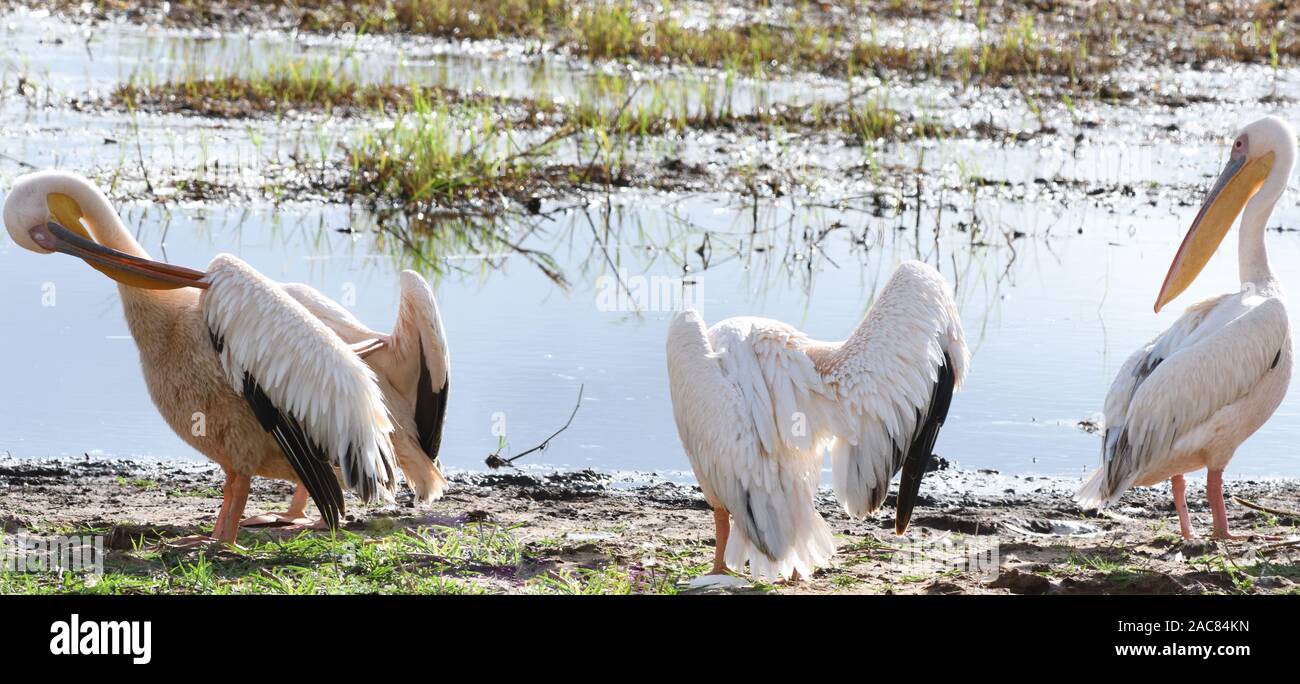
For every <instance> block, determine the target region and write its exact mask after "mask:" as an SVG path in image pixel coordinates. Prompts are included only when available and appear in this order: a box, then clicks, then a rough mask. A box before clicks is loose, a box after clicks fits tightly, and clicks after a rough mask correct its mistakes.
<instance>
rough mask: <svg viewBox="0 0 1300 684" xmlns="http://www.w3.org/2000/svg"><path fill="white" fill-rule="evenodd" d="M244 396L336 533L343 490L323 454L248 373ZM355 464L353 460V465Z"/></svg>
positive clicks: (300, 427) (340, 515) (342, 506)
mask: <svg viewBox="0 0 1300 684" xmlns="http://www.w3.org/2000/svg"><path fill="white" fill-rule="evenodd" d="M243 395H244V401H246V402H247V403H248V406H249V408H250V409H252V411H253V415H254V416H255V417H256V418H257V421H258V423H260V424H261V426H262V429H263V430H266V431H267V432H268V433H270V434H271V436H272V437H274V438H275V441H276V443H277V444H278V445H279V446H280V451H281V452H282V453H283V454H284V457H285V460H287V461H289V465H290V466H291V467H292V468H293V471H294V473H295V474H297V475H298V480H299V482H301V483H302V485H303V486H304V487H306V488H307V493H308V494H309V495H310V496H311V499H312V501H313V502H314V503H315V504H316V508H317V509H318V510H320V514H321V518H322V519H323V520H324V521H325V524H326V525H328V526H329V528H330V529H331V530H334V531H338V529H339V519H340V518H341V517H342V513H343V510H344V504H343V489H342V488H341V487H339V481H338V478H337V477H335V476H334V469H333V468H332V467H331V466H330V464H329V460H328V458H326V456H325V452H324V450H323V449H321V448H320V446H319V445H317V444H316V442H315V441H313V440H312V438H311V437H310V436H309V435H307V433H306V431H305V430H303V428H302V424H301V423H299V422H298V421H297V419H295V418H294V417H293V416H290V415H286V414H285V413H284V412H282V411H280V409H279V408H277V407H276V405H275V403H274V402H272V401H271V398H270V397H268V396H267V395H266V392H265V391H264V390H263V389H262V386H261V385H260V384H258V382H257V379H256V378H254V377H253V376H252V374H250V373H247V372H245V373H244V391H243ZM356 460H357V459H352V462H356Z"/></svg>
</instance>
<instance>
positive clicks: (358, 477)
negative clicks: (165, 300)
mask: <svg viewBox="0 0 1300 684" xmlns="http://www.w3.org/2000/svg"><path fill="white" fill-rule="evenodd" d="M208 273H209V275H208V280H209V282H210V283H211V285H210V287H209V288H208V289H207V290H206V291H205V292H204V294H203V299H202V306H203V307H204V314H205V317H206V319H207V323H208V328H209V330H210V332H211V334H212V339H213V344H214V347H215V348H216V349H217V353H218V355H219V356H220V358H221V363H222V366H223V368H224V369H225V371H226V374H227V380H228V381H229V382H230V385H231V387H232V388H234V390H235V392H236V393H238V394H239V395H240V396H242V397H244V399H245V401H247V402H248V403H249V406H250V407H251V408H252V410H253V412H254V414H256V415H257V417H258V420H259V421H261V423H262V426H263V427H264V428H266V429H267V431H268V432H270V433H272V435H274V437H275V439H276V441H277V442H278V443H279V445H280V447H281V449H282V450H283V451H284V454H285V457H286V459H288V461H289V463H290V465H292V466H293V468H294V471H295V472H296V473H297V474H298V476H299V478H300V479H301V480H302V482H303V484H304V485H305V486H306V487H307V490H308V492H309V493H310V494H311V495H312V499H313V500H314V501H315V502H316V504H317V507H319V508H320V509H321V514H322V515H323V516H325V518H326V520H327V521H328V522H329V523H330V524H331V526H337V524H338V515H339V514H340V513H341V511H342V492H341V491H339V485H338V481H337V479H335V477H334V473H333V467H335V466H337V467H338V468H339V470H340V471H341V473H342V476H343V481H344V483H345V484H346V485H347V486H348V488H350V489H352V490H353V491H355V492H356V493H357V495H358V496H360V497H361V498H362V499H363V500H365V501H370V500H372V499H374V498H381V499H384V500H391V499H392V496H393V490H394V487H395V483H396V479H395V477H394V473H393V467H394V465H393V456H392V453H393V447H392V443H391V439H390V435H391V433H392V431H393V426H392V423H391V422H390V420H389V417H388V413H387V410H386V409H385V407H384V403H383V398H382V395H381V393H380V390H379V387H378V385H377V384H376V380H375V376H374V373H373V372H371V370H370V368H369V367H367V366H366V364H365V363H364V362H363V361H362V360H361V359H360V358H359V357H358V356H357V355H356V354H354V353H353V352H352V350H351V349H350V348H349V347H348V346H347V345H346V344H345V343H344V342H343V341H342V340H341V339H340V338H339V336H338V335H336V334H334V333H333V332H332V331H331V330H330V329H329V328H328V327H326V325H325V324H324V323H323V322H322V321H321V320H320V319H318V318H317V317H316V316H314V315H312V314H311V312H310V311H308V310H307V309H306V308H305V307H303V306H302V305H301V304H299V303H298V302H297V301H296V300H295V299H294V298H293V297H292V296H290V295H289V294H288V293H286V292H285V290H284V289H283V288H282V287H281V286H279V285H277V284H276V283H274V282H272V281H270V280H268V279H266V278H264V277H263V276H261V275H260V274H259V273H257V272H256V271H255V270H253V269H252V268H251V267H249V266H248V265H247V264H245V263H244V262H242V261H240V260H239V259H236V258H235V257H232V256H230V255H226V254H223V255H219V256H217V258H215V259H213V261H212V263H211V264H210V265H209V267H208Z"/></svg>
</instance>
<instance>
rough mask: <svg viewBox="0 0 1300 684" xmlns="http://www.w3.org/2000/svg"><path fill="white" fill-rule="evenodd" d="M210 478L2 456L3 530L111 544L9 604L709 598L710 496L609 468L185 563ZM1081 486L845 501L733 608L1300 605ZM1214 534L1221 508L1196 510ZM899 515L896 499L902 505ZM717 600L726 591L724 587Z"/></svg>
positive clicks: (959, 475) (280, 501) (1154, 519)
mask: <svg viewBox="0 0 1300 684" xmlns="http://www.w3.org/2000/svg"><path fill="white" fill-rule="evenodd" d="M220 484H221V480H220V473H219V472H218V471H217V470H215V469H214V468H212V467H211V466H209V465H207V464H199V463H184V462H162V463H153V462H134V461H121V460H102V459H95V458H89V457H87V458H85V459H61V460H47V461H23V460H14V459H10V460H5V459H0V522H2V523H3V526H4V530H5V532H6V533H7V535H9V536H10V538H13V536H14V535H16V534H30V535H38V536H51V535H60V534H69V533H72V532H78V533H81V534H91V533H93V534H102V535H104V536H105V540H106V541H105V545H106V547H107V549H108V550H107V554H106V562H105V571H106V573H105V575H104V577H103V578H101V579H98V580H97V581H94V582H86V581H85V580H84V579H83V578H79V577H72V578H69V577H64V578H62V579H60V578H57V577H54V576H51V575H48V574H32V573H27V574H16V573H10V574H8V575H0V577H4V578H5V579H4V582H3V585H2V588H3V589H4V591H6V592H10V593H12V592H37V591H96V592H110V593H142V592H157V591H165V592H181V593H189V592H194V593H209V592H248V593H252V592H257V593H278V592H306V593H322V592H355V591H360V592H370V591H383V592H407V591H409V592H419V593H428V592H456V593H462V592H492V593H498V592H506V593H517V592H565V593H629V592H636V593H639V592H670V593H671V592H687V591H698V589H694V588H692V587H690V586H689V585H688V581H689V580H690V579H692V578H693V577H696V576H698V575H699V574H701V573H702V572H704V571H705V569H706V568H707V564H708V562H709V560H710V558H711V554H712V551H713V546H712V543H713V542H712V537H713V532H712V527H711V516H710V513H709V511H708V510H707V508H706V506H705V504H704V501H703V499H702V497H701V496H700V494H699V492H698V490H697V489H696V488H695V487H693V486H688V485H682V484H677V483H674V482H670V481H667V480H664V479H662V478H658V477H653V476H619V477H615V476H610V475H606V474H601V473H595V472H591V471H580V472H571V473H552V474H539V473H531V472H523V471H502V472H499V473H494V474H459V475H456V476H455V477H453V485H452V488H451V490H450V491H449V493H448V495H447V496H446V497H445V498H443V499H442V500H440V501H438V502H436V503H435V504H434V505H433V506H431V507H430V508H429V509H427V510H426V509H420V508H416V507H415V506H414V505H413V504H412V503H411V502H410V500H409V497H407V498H405V499H402V498H399V501H398V503H397V504H396V505H391V506H386V507H369V508H366V507H363V506H360V505H359V504H357V503H356V502H353V505H352V508H351V511H350V515H349V517H348V524H347V531H346V532H345V533H343V534H341V535H340V537H339V538H337V539H331V538H329V537H328V535H326V534H325V533H318V532H317V533H313V532H306V533H296V534H291V533H285V532H277V531H250V532H245V533H244V534H243V535H241V537H240V544H241V546H243V547H244V548H243V549H242V550H229V549H228V550H213V549H209V550H206V551H197V550H176V549H171V548H168V547H166V546H165V545H163V544H160V543H159V539H160V538H165V537H170V536H174V535H184V534H193V533H196V532H200V531H206V530H207V529H208V526H210V525H211V522H212V520H213V518H214V516H215V514H216V512H217V509H218V507H219V505H220V492H219V490H220ZM1074 486H1075V483H1074V482H1071V481H1067V480H1063V479H1056V478H1043V477H1034V476H1008V475H1001V474H998V473H994V472H990V471H978V472H973V471H964V470H958V469H955V468H948V469H944V470H940V471H937V472H934V473H931V474H930V475H929V476H928V478H927V480H926V483H925V486H923V488H922V498H921V501H920V505H919V506H918V509H917V511H916V514H915V518H914V523H913V528H912V530H911V531H910V532H909V534H908V535H907V536H906V537H904V538H898V537H895V536H894V535H893V534H892V526H893V521H892V515H893V511H892V508H890V507H886V509H884V510H882V511H880V512H879V513H878V514H877V515H876V516H874V517H872V518H869V519H866V520H858V521H852V520H849V519H848V518H847V517H846V516H845V515H844V514H843V513H842V512H841V511H840V510H839V509H838V508H837V507H836V506H835V503H834V500H833V499H832V497H831V496H830V493H829V492H826V491H824V492H823V493H822V496H821V497H820V502H819V506H820V508H821V512H822V514H823V515H824V516H826V518H827V520H828V521H829V522H830V524H831V528H832V530H833V531H834V532H835V533H836V535H837V543H838V546H839V550H840V554H839V555H838V556H837V558H836V559H835V562H834V563H833V565H832V566H831V567H829V568H826V569H823V570H822V571H819V572H818V573H817V574H816V575H815V576H814V577H813V578H812V579H811V580H805V581H802V582H798V583H794V584H782V585H777V586H766V585H753V586H750V587H748V588H742V589H729V590H730V591H770V592H776V593H867V594H870V593H885V592H893V593H999V594H1006V593H1296V592H1297V591H1300V547H1298V546H1296V545H1294V544H1291V545H1286V544H1285V542H1284V541H1283V542H1279V541H1278V540H1268V541H1265V540H1255V541H1234V542H1230V543H1221V542H1211V541H1197V542H1192V543H1184V542H1182V541H1181V540H1180V539H1179V537H1178V536H1177V533H1176V532H1177V521H1176V518H1175V517H1174V513H1173V509H1172V506H1171V504H1170V500H1169V497H1168V494H1167V491H1164V490H1160V489H1155V490H1143V491H1138V492H1133V493H1130V495H1129V496H1127V497H1126V498H1125V500H1124V501H1123V503H1122V505H1121V506H1120V507H1118V508H1117V509H1116V510H1115V511H1113V512H1108V513H1106V514H1102V515H1097V514H1091V513H1084V512H1082V511H1080V510H1078V508H1077V507H1075V505H1074V504H1073V503H1072V502H1071V501H1070V499H1069V497H1068V493H1069V491H1070V490H1071V489H1072V488H1073V487H1074ZM1229 489H1230V491H1229V494H1230V495H1232V496H1238V497H1242V498H1244V499H1247V500H1249V501H1252V502H1256V503H1258V504H1261V505H1263V506H1265V507H1268V508H1272V509H1282V510H1289V511H1295V510H1297V509H1300V482H1298V481H1294V480H1269V481H1246V480H1238V481H1233V482H1231V484H1230V487H1229ZM290 493H291V490H290V488H289V486H288V485H286V484H284V483H277V482H269V481H259V482H257V483H255V486H254V490H253V495H252V499H251V501H250V503H249V510H250V512H255V511H261V510H279V509H282V508H283V506H284V504H285V503H286V502H287V499H288V497H289V494H290ZM1189 500H1190V502H1191V506H1192V513H1193V518H1194V522H1195V525H1196V526H1197V528H1198V531H1201V532H1205V531H1206V530H1208V527H1209V512H1208V509H1207V508H1206V506H1205V503H1204V494H1203V491H1202V490H1201V488H1200V487H1199V486H1197V485H1196V484H1193V485H1192V486H1191V491H1190V493H1189ZM889 506H892V500H891V501H890V502H889ZM1229 510H1230V512H1231V515H1232V524H1233V526H1234V529H1235V530H1236V531H1237V532H1239V533H1246V532H1251V533H1257V534H1269V535H1274V536H1280V537H1283V538H1286V539H1292V540H1294V539H1300V535H1297V530H1296V524H1297V523H1300V520H1297V519H1293V518H1288V517H1285V516H1281V517H1280V516H1278V515H1273V514H1269V513H1263V512H1259V511H1255V510H1252V509H1250V508H1247V507H1246V506H1244V505H1241V504H1239V503H1236V502H1233V503H1232V504H1230V506H1229ZM714 590H716V589H714Z"/></svg>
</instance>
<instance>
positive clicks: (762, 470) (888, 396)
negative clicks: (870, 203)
mask: <svg viewBox="0 0 1300 684" xmlns="http://www.w3.org/2000/svg"><path fill="white" fill-rule="evenodd" d="M945 358H947V359H948V361H947V362H948V363H949V364H950V367H951V370H952V373H953V376H954V379H955V382H954V385H955V386H960V383H961V381H962V379H963V378H964V377H965V373H966V366H967V364H968V361H969V354H968V352H967V350H966V345H965V342H964V339H963V334H962V329H961V322H960V319H959V317H958V314H957V310H956V306H955V305H954V303H953V301H952V297H951V295H950V294H949V292H948V287H947V284H946V283H945V282H944V280H943V278H942V276H940V275H939V274H938V272H936V271H935V270H934V269H932V268H930V267H929V266H926V265H924V264H921V263H917V262H907V263H904V264H902V265H901V266H900V267H899V269H898V271H897V272H895V274H894V276H893V277H892V278H891V279H890V281H889V283H888V284H887V285H886V287H885V289H884V291H883V292H882V294H881V296H880V298H879V300H878V301H877V302H876V304H875V306H873V307H872V309H871V311H870V312H869V313H868V315H867V317H866V319H865V320H864V321H863V322H862V324H861V325H859V326H858V329H857V330H856V331H855V332H854V334H853V336H851V337H850V338H849V339H848V340H846V341H845V342H843V343H819V342H815V341H812V340H810V339H809V338H808V337H807V336H806V335H804V334H803V333H802V332H800V331H798V330H796V329H795V328H793V327H791V326H789V325H786V324H785V323H781V322H780V321H774V320H769V319H763V318H747V317H740V318H729V319H726V320H724V321H721V322H719V323H718V324H717V325H715V326H713V328H711V329H709V330H707V331H705V329H704V324H703V321H702V320H701V319H700V317H699V315H698V314H697V313H696V312H694V311H687V312H685V313H683V314H680V315H679V316H678V317H677V318H676V319H674V321H673V324H672V326H671V327H670V329H669V338H668V366H669V380H670V384H671V389H672V397H673V413H674V416H675V417H676V419H677V428H678V432H679V434H680V435H681V437H682V443H683V445H684V446H685V447H686V452H687V454H688V456H689V457H690V459H691V464H692V466H693V467H694V469H695V472H696V475H697V477H698V478H699V480H700V484H701V487H702V488H703V489H704V491H705V496H706V497H708V498H709V500H710V503H711V504H713V505H714V506H715V507H716V506H722V507H724V508H726V509H727V510H728V511H729V512H730V513H731V514H732V517H733V519H735V520H736V522H737V526H738V528H739V529H738V530H737V535H736V536H737V537H738V538H739V543H736V542H735V541H729V542H728V552H727V559H726V560H727V563H728V565H730V566H731V567H733V568H739V567H742V566H743V565H744V562H745V560H746V559H748V560H749V562H750V564H751V567H752V568H754V569H755V570H754V571H755V573H756V574H759V573H760V572H763V571H767V570H768V569H771V568H776V569H777V571H778V572H779V573H780V574H782V575H788V572H786V570H788V569H799V570H800V572H801V573H805V572H806V571H805V570H804V569H803V568H805V567H807V566H812V567H816V566H817V565H820V564H822V563H823V562H824V561H825V559H827V558H829V556H830V555H831V554H833V552H834V545H833V542H832V540H831V539H830V534H829V530H828V529H827V528H826V524H825V522H824V521H823V520H822V518H821V516H820V515H818V514H817V511H816V508H815V506H814V501H813V496H814V494H815V492H816V488H817V484H818V481H819V479H820V466H821V454H822V452H823V450H824V449H825V448H827V447H833V448H832V455H833V457H834V458H835V479H836V492H837V494H838V495H839V496H840V500H841V502H843V503H844V505H845V508H846V509H847V510H848V511H849V512H850V513H852V514H855V515H860V514H863V513H866V512H870V511H871V510H874V509H875V508H876V507H878V506H879V505H880V503H881V502H883V500H884V495H885V492H886V491H887V490H888V486H889V480H890V479H891V478H892V477H893V475H894V473H895V472H896V471H897V469H898V467H899V465H900V462H899V460H898V458H897V457H896V455H895V454H896V451H897V450H896V448H895V447H894V445H896V444H904V445H905V444H910V443H911V441H912V440H913V437H914V434H915V432H916V430H917V415H918V412H920V413H921V414H922V415H924V414H926V412H927V410H928V405H929V403H930V402H931V399H932V396H933V395H934V388H935V386H936V383H937V382H938V381H939V376H940V368H941V367H942V366H943V365H944V364H945ZM755 492H758V493H761V494H762V495H763V497H764V499H763V503H764V506H763V507H760V510H757V511H754V512H753V513H752V514H751V513H750V512H748V511H750V510H753V506H752V501H753V495H754V494H755ZM733 551H734V554H733ZM760 576H762V575H761V574H760Z"/></svg>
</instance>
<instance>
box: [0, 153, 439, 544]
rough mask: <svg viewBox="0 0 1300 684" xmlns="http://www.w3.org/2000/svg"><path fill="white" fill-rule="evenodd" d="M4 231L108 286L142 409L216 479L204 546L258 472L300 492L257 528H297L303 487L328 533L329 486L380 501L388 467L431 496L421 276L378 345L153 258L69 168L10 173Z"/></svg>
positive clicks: (431, 372) (435, 341) (288, 294)
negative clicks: (153, 412) (143, 388)
mask: <svg viewBox="0 0 1300 684" xmlns="http://www.w3.org/2000/svg"><path fill="white" fill-rule="evenodd" d="M4 221H5V228H6V229H7V230H8V231H9V235H10V237H12V238H13V240H14V242H15V243H17V244H18V245H21V246H22V247H25V248H27V249H29V250H31V251H33V252H37V253H41V254H49V253H51V252H62V253H65V254H70V255H73V256H76V257H79V258H81V259H83V260H85V261H86V262H87V263H88V264H90V265H91V266H92V267H94V268H96V269H98V270H99V271H100V272H102V273H104V274H105V275H107V276H108V277H110V278H112V279H113V280H116V281H117V282H118V292H119V294H120V295H121V298H122V306H123V309H124V311H125V314H126V321H127V325H128V327H129V328H130V330H131V335H132V337H134V338H135V341H136V345H137V347H138V348H139V351H140V365H141V368H142V369H143V371H144V377H145V383H146V385H147V386H148V388H149V394H150V396H151V398H152V399H153V401H154V404H155V405H156V406H157V407H158V410H159V412H160V413H161V414H162V416H163V418H164V419H165V420H166V421H167V423H168V425H170V426H171V428H172V429H173V430H175V431H176V434H177V435H179V436H180V437H181V439H183V440H185V441H186V442H187V443H189V444H190V446H193V447H194V448H195V449H197V450H198V451H199V452H200V453H202V454H203V455H205V456H207V457H208V458H209V459H211V460H213V461H215V462H216V463H217V464H218V465H220V466H221V468H222V470H223V471H225V474H226V480H225V486H224V490H223V501H222V507H221V512H220V514H218V516H217V522H216V525H215V526H214V528H213V531H212V535H211V538H213V539H216V540H218V541H222V542H226V543H234V541H235V537H236V534H237V532H238V527H239V522H240V518H241V517H242V516H243V511H244V505H245V503H246V501H247V498H248V491H249V485H250V479H251V477H252V476H254V475H258V476H263V477H271V478H276V479H281V480H290V481H293V482H298V483H300V488H299V490H300V491H299V494H297V495H295V502H294V505H293V506H292V507H291V510H290V511H289V513H288V514H287V515H286V516H275V515H269V516H263V517H261V518H259V519H257V520H255V521H253V522H262V523H265V522H269V521H274V520H291V519H297V518H300V517H301V516H302V505H304V504H305V496H304V493H303V488H304V487H305V493H309V494H310V495H311V498H312V499H313V500H314V501H315V503H316V507H317V508H318V509H320V512H321V515H322V518H323V521H324V522H325V523H326V524H327V525H328V526H329V527H330V528H337V527H338V523H339V518H340V516H341V514H342V512H343V508H344V504H343V492H342V489H341V488H340V486H339V478H340V477H341V479H342V481H343V483H344V484H345V485H346V486H347V487H348V488H350V489H352V490H353V491H354V492H356V494H357V495H358V496H360V497H361V499H362V500H365V501H369V500H372V499H381V500H391V499H392V497H393V494H394V492H395V490H396V486H397V480H396V476H395V473H394V470H395V468H398V467H400V468H401V469H402V471H403V473H404V474H405V475H406V479H407V481H408V482H409V483H410V484H411V486H412V487H413V488H414V489H415V493H416V495H417V496H418V497H419V498H420V499H422V500H428V499H431V498H433V497H436V496H438V495H439V494H440V493H441V491H442V489H443V487H444V486H445V481H444V479H443V477H442V474H441V472H440V471H439V468H438V462H437V455H438V446H439V441H440V439H441V434H442V420H443V415H444V411H445V407H446V397H447V373H448V359H447V348H446V344H445V342H444V335H443V329H442V323H441V320H440V318H439V316H438V307H437V305H436V304H435V302H434V299H433V293H432V291H430V289H429V286H428V285H427V284H426V283H425V282H424V279H422V278H421V277H420V276H419V275H417V274H415V273H413V272H410V271H407V272H405V273H403V274H402V280H401V283H402V303H401V310H400V312H399V314H398V320H397V325H396V327H395V329H394V331H393V333H392V334H391V335H382V334H379V333H375V332H373V331H371V330H369V329H368V328H366V327H365V326H363V325H361V324H360V323H359V322H358V321H357V320H356V319H355V318H354V317H352V315H351V314H349V313H348V312H347V311H346V310H345V309H343V308H342V307H341V306H339V305H337V304H335V303H334V302H332V301H330V300H329V299H328V298H326V297H325V296H324V295H321V294H320V293H319V292H316V291H314V290H312V289H311V288H309V287H307V286H305V285H283V286H282V285H279V284H277V283H275V282H272V281H270V280H268V279H267V278H265V277H264V276H262V275H261V274H259V273H257V272H256V271H254V270H253V269H252V268H251V267H249V266H248V265H247V264H245V263H243V262H242V261H240V260H239V259H236V258H235V257H233V256H230V255H228V254H220V255H218V256H217V257H216V258H214V259H213V260H212V262H211V263H210V264H209V265H208V270H207V271H206V272H203V271H195V270H191V269H188V268H182V267H178V266H172V265H169V264H165V263H160V262H156V261H151V260H149V256H148V254H147V253H146V252H145V251H144V249H143V248H142V247H141V246H140V244H139V243H138V242H136V241H135V239H134V238H133V237H132V236H131V234H130V233H129V232H128V231H127V230H126V227H125V226H123V225H122V222H121V220H120V219H119V218H118V215H117V213H116V212H115V211H114V210H113V208H112V206H111V205H110V204H109V202H108V199H107V198H106V197H105V196H104V194H103V193H102V192H100V191H99V189H98V188H97V187H95V186H94V185H93V184H92V183H91V182H90V181H88V180H86V179H85V178H82V177H81V176H78V175H75V174H71V173H65V172H59V171H44V172H39V173H32V174H28V175H25V176H22V177H21V178H19V179H17V180H16V181H15V182H14V186H13V188H12V190H11V191H10V193H9V195H8V197H7V198H6V199H5V204H4ZM200 416H201V417H202V421H199V420H198V419H199V417H200ZM196 424H197V425H201V426H202V429H195V426H196ZM336 468H337V469H338V474H337V476H336V472H335V469H336ZM199 539H201V538H191V539H188V540H186V541H197V540H199Z"/></svg>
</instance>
